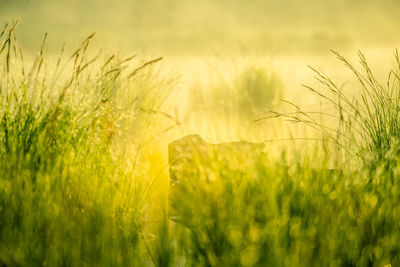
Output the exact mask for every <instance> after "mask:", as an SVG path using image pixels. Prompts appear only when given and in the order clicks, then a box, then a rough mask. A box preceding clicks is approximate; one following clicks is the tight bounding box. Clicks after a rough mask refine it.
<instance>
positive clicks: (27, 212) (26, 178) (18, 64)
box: [0, 23, 172, 266]
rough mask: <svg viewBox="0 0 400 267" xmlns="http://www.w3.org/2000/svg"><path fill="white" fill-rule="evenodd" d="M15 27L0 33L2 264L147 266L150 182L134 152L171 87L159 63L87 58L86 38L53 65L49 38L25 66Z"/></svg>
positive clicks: (137, 152)
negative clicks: (146, 194) (156, 66)
mask: <svg viewBox="0 0 400 267" xmlns="http://www.w3.org/2000/svg"><path fill="white" fill-rule="evenodd" d="M16 26H17V23H13V24H10V25H6V26H5V27H4V29H3V30H2V32H1V34H0V38H1V42H0V43H1V47H0V56H1V59H0V71H1V73H2V78H1V79H0V102H1V107H0V151H1V153H0V166H1V167H0V177H1V179H0V218H1V220H0V263H1V264H5V265H6V266H43V265H47V266H94V265H96V266H97V265H102V266H114V265H123V266H131V265H142V264H145V263H146V261H149V257H148V256H146V257H143V255H148V254H147V253H146V252H145V249H146V248H145V246H144V243H143V240H142V239H143V238H142V235H143V232H142V226H143V223H144V220H147V219H146V216H148V214H147V212H146V210H145V209H146V206H145V203H144V202H143V194H144V192H146V191H147V190H148V189H147V187H148V185H149V184H150V182H151V181H149V180H150V178H148V180H147V181H146V179H145V177H144V176H145V175H146V173H144V172H143V171H141V170H140V168H138V165H139V163H138V158H139V156H138V155H140V150H139V149H138V146H139V145H140V143H143V142H145V141H146V140H147V139H148V138H152V137H151V136H149V133H147V132H145V131H143V129H145V127H147V128H150V127H151V125H152V121H154V117H155V116H156V115H154V114H153V115H152V114H149V113H146V112H144V111H143V110H147V109H152V110H153V109H158V108H159V107H160V105H161V104H162V103H163V101H164V99H165V98H166V97H167V95H168V92H169V90H170V89H171V86H172V82H171V80H168V79H161V78H158V75H157V72H155V71H154V68H153V70H152V68H151V66H150V65H153V64H154V63H156V62H157V61H159V60H160V59H156V60H152V61H148V62H143V63H140V61H139V63H136V64H134V63H133V60H135V57H129V58H120V57H119V56H118V55H112V56H108V57H105V56H103V55H102V54H98V53H93V52H91V50H90V48H89V45H90V42H91V40H92V38H93V37H94V35H90V36H89V37H88V38H87V39H86V40H85V41H84V42H83V43H82V45H81V46H80V47H79V48H78V49H77V50H76V51H75V52H74V53H73V54H72V56H70V57H66V56H64V55H63V53H64V48H63V49H62V52H61V55H60V57H59V58H58V59H57V60H56V62H54V63H52V62H50V61H49V60H48V58H47V56H46V37H47V36H45V39H44V41H43V44H42V47H41V49H40V51H39V53H38V54H37V56H36V58H35V60H34V62H33V64H32V66H31V67H29V68H27V67H26V62H25V60H26V59H24V58H23V52H22V50H21V49H20V48H19V47H18V44H17V42H16V37H15V29H16ZM126 131H130V133H131V134H132V136H135V137H136V139H134V140H133V139H132V138H131V137H129V136H126V135H124V134H126Z"/></svg>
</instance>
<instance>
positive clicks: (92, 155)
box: [0, 23, 400, 266]
mask: <svg viewBox="0 0 400 267" xmlns="http://www.w3.org/2000/svg"><path fill="white" fill-rule="evenodd" d="M15 28H16V24H15V23H14V24H10V25H7V26H5V27H4V30H2V31H1V32H0V40H1V46H0V56H1V57H0V71H1V73H2V78H1V79H0V101H1V107H0V151H1V153H0V218H1V219H0V263H1V264H2V265H6V266H43V265H48V266H385V265H389V264H392V266H397V265H399V264H400V257H399V255H400V246H399V244H400V243H399V240H400V223H399V221H400V220H399V219H400V217H399V214H400V212H399V211H400V205H399V203H400V198H399V179H398V177H399V175H398V169H399V164H400V160H399V156H398V151H399V149H398V147H399V142H398V141H397V139H398V132H399V131H398V123H399V122H398V113H397V112H398V103H399V102H398V101H399V100H398V97H399V96H398V88H399V78H398V77H399V66H400V64H399V57H398V55H397V53H396V62H397V66H396V69H395V70H393V71H391V72H390V75H389V79H388V80H389V82H387V83H386V84H385V85H381V84H380V83H379V82H378V81H377V80H376V79H375V76H374V75H373V74H372V72H371V70H370V68H369V67H368V65H367V64H366V61H365V58H364V56H363V55H362V54H360V59H361V66H362V70H363V71H364V72H362V71H360V70H358V69H356V68H355V67H353V65H351V64H350V63H349V62H348V61H347V60H345V59H344V58H342V57H340V56H339V58H340V59H341V60H342V61H343V62H344V63H345V64H346V66H347V67H348V68H349V69H350V70H351V71H352V72H353V73H354V74H355V77H356V78H357V80H358V81H359V82H360V85H361V89H362V90H361V92H360V99H359V100H353V99H350V98H349V97H348V96H347V95H346V94H345V93H344V92H343V91H342V89H341V88H340V87H339V86H336V84H335V83H334V82H333V81H332V80H331V79H329V78H328V77H327V76H326V75H324V74H323V73H322V72H316V73H317V79H318V81H320V82H321V83H322V84H323V85H324V86H325V87H324V88H325V89H322V90H323V91H320V90H316V89H313V88H311V87H309V89H310V90H311V91H312V92H313V93H315V94H317V95H318V96H320V97H321V98H322V99H325V100H326V101H328V102H329V103H331V105H332V106H333V107H334V108H335V110H336V113H332V114H328V113H326V112H319V111H316V113H310V112H304V111H303V110H302V109H301V108H300V107H297V106H295V105H292V106H294V107H295V109H296V110H295V111H294V112H293V113H290V114H286V113H285V114H283V113H278V112H276V113H273V114H272V115H273V116H285V117H288V118H290V119H291V120H294V121H295V122H303V123H306V124H307V125H309V126H311V127H314V128H315V129H318V130H319V131H322V133H323V135H324V137H323V138H324V141H330V142H331V143H334V144H336V145H337V146H338V147H339V148H343V150H338V151H337V152H336V153H341V154H340V155H345V159H346V160H348V159H352V158H353V157H354V158H356V157H358V159H361V160H363V161H364V162H366V164H358V165H357V166H355V167H354V166H351V167H352V168H347V163H346V162H345V161H342V162H341V163H340V165H338V167H340V169H341V170H336V171H332V170H329V168H328V162H329V158H330V157H332V154H330V153H329V151H328V150H324V147H321V146H320V145H319V144H316V145H315V147H312V149H313V150H312V151H310V153H308V154H307V153H305V154H300V153H299V154H296V155H294V157H290V158H291V159H292V161H288V160H287V158H288V157H287V156H286V155H285V153H286V152H285V151H282V158H281V160H280V162H272V161H271V158H270V157H269V156H270V155H269V153H268V151H265V153H260V154H258V153H254V154H253V153H252V151H251V149H252V147H253V146H246V145H245V143H242V144H243V146H245V147H248V148H249V149H250V150H244V151H242V153H241V152H240V151H238V150H235V149H237V148H235V147H233V148H232V149H234V148H235V149H234V150H229V149H228V150H227V151H226V153H225V154H224V153H223V151H219V150H218V146H213V149H212V153H211V154H209V155H206V156H205V157H204V158H201V160H199V161H198V162H196V163H195V164H194V163H193V162H194V161H193V160H191V158H190V155H189V158H188V159H187V160H186V161H185V162H184V164H183V165H182V166H180V167H179V166H178V167H179V170H178V172H177V173H178V175H179V177H173V178H174V179H176V180H179V179H180V181H183V182H184V183H182V184H181V185H180V186H179V187H176V189H174V190H177V191H175V192H176V193H175V194H173V195H170V200H171V202H172V204H173V205H172V207H173V209H174V213H175V214H176V215H177V216H178V217H179V216H180V220H176V218H172V219H174V220H170V219H171V215H172V214H169V215H170V216H167V214H166V212H167V210H164V209H162V208H160V209H159V218H161V220H159V221H153V220H151V219H152V218H151V216H150V215H151V212H150V208H151V204H152V202H153V199H152V198H151V197H150V194H149V191H150V190H151V189H152V185H153V181H152V180H151V179H149V177H150V176H149V175H148V173H147V172H146V170H147V169H146V168H145V167H148V162H146V157H145V156H144V155H143V147H144V144H146V142H148V141H149V140H152V139H153V138H154V136H155V135H157V134H158V133H159V132H160V131H158V130H162V129H159V128H157V127H158V126H157V119H158V118H159V117H158V115H162V114H163V113H162V112H160V106H161V105H162V104H163V102H164V100H165V99H166V97H167V96H168V94H169V92H170V89H171V86H172V85H173V81H171V79H170V78H168V77H165V76H163V74H162V73H161V72H157V71H156V68H155V66H153V65H154V64H155V63H157V62H158V61H159V60H161V59H159V58H156V59H153V60H150V61H142V62H140V63H138V62H137V61H136V63H135V60H137V59H136V58H135V57H129V58H121V57H119V56H118V55H112V56H104V55H103V54H99V53H94V52H93V51H92V50H91V49H90V48H89V46H90V42H91V40H92V38H93V37H94V36H93V35H91V36H89V37H88V38H87V39H86V40H84V42H83V43H82V45H81V46H80V47H79V48H78V49H77V50H76V51H75V52H74V53H72V56H70V57H65V56H64V55H63V52H62V53H61V54H62V55H61V56H60V57H59V58H58V59H56V61H55V62H54V63H52V62H51V61H50V60H49V59H48V57H47V56H46V41H44V42H43V45H42V48H41V49H40V51H39V53H38V55H37V57H36V59H35V60H34V62H33V64H32V65H31V66H30V67H29V68H28V67H27V65H26V59H24V55H23V53H22V51H21V49H20V48H19V47H18V44H17V42H16V37H15ZM45 39H46V38H45ZM62 51H64V49H63V50H62ZM263 75H264V74H260V73H258V72H257V71H256V72H254V70H251V71H250V73H247V72H246V73H245V74H243V76H241V78H238V80H237V84H238V85H240V86H238V88H244V89H243V90H244V92H245V93H243V94H242V95H246V94H248V95H250V96H254V97H253V100H254V99H256V100H258V99H259V98H261V97H260V96H263V95H264V93H265V92H261V87H263V88H264V85H265V84H270V83H269V81H271V80H274V79H272V78H271V77H269V76H268V77H266V76H263ZM260 77H261V78H260ZM249 80H250V81H251V82H248V81H249ZM255 81H258V82H255ZM243 84H244V85H243ZM249 84H250V85H251V86H253V87H252V89H249V86H247V85H249ZM272 84H274V83H272ZM278 84H279V83H278ZM242 85H243V86H242ZM241 92H242V91H241ZM246 92H247V93H246ZM254 92H255V93H254ZM265 94H267V93H265ZM243 101H244V100H243ZM259 105H260V106H261V103H259V104H257V105H254V106H256V107H257V106H259ZM315 114H317V115H318V116H320V115H321V114H323V115H324V114H325V115H327V117H329V118H333V121H334V124H333V123H331V121H329V122H328V123H329V124H323V121H322V122H320V121H318V120H317V119H316V118H315V117H314V116H315ZM164 115H165V116H166V115H168V114H164ZM332 125H334V126H332ZM204 145H205V146H207V144H204ZM256 147H258V146H256ZM187 148H188V149H189V150H191V149H192V150H196V147H187ZM225 148H227V147H226V146H225ZM305 149H306V148H302V150H305ZM203 152H204V151H203ZM203 152H202V153H203ZM301 152H302V151H301ZM204 153H206V152H204ZM178 154H179V153H178ZM293 159H295V160H293ZM348 161H349V160H348ZM356 162H357V163H358V161H356ZM170 164H173V162H171V163H170ZM201 178H206V179H203V182H202V180H201ZM204 180H206V181H207V182H204ZM171 192H173V190H171ZM152 228H154V229H156V230H154V231H153V230H152ZM148 229H150V230H148Z"/></svg>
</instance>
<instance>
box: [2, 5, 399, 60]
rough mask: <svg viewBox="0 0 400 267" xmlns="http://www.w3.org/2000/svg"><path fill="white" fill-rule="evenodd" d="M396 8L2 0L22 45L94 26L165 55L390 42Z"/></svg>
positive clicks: (394, 36) (121, 41)
mask: <svg viewBox="0 0 400 267" xmlns="http://www.w3.org/2000/svg"><path fill="white" fill-rule="evenodd" d="M399 11H400V4H399V1H397V0H379V1H378V0H337V1H327V0H322V1H314V0H283V1H277V0H252V1H244V0H218V1H215V0H203V1H188V0H168V1H162V0H134V1H128V0H114V1H108V0H85V1H81V0H69V1H60V0H0V16H1V21H2V22H4V21H8V20H10V19H11V18H21V20H22V24H21V25H20V27H19V35H20V38H21V41H22V42H23V44H24V45H25V46H26V47H27V48H32V49H35V48H36V47H37V46H38V43H39V42H40V39H41V37H42V35H43V33H44V32H46V31H47V32H49V34H50V37H51V40H52V44H53V45H54V46H57V45H59V43H61V42H63V41H68V42H72V43H73V42H76V41H77V40H80V39H81V38H83V36H85V35H87V34H89V33H91V32H93V31H97V32H98V33H99V36H98V38H99V42H100V43H102V44H104V45H106V46H107V47H116V48H120V49H125V50H126V49H127V50H138V49H140V50H144V51H148V52H150V53H157V54H168V55H176V54H177V55H183V54H189V55H192V54H202V55H204V54H206V55H207V54H210V53H212V52H213V51H224V52H227V51H232V52H242V51H243V49H244V50H253V51H254V50H257V51H260V52H266V53H267V52H268V53H275V54H286V53H300V52H302V53H320V52H326V51H327V50H328V49H329V48H334V49H340V50H345V49H354V48H357V49H358V48H369V47H376V46H393V45H395V44H396V43H397V42H398V41H399V39H400V35H399V34H398V21H399V19H398V14H399Z"/></svg>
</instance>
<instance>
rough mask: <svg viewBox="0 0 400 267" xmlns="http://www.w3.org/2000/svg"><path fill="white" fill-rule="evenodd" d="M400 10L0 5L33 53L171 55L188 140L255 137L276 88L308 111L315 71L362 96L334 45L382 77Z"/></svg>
mask: <svg viewBox="0 0 400 267" xmlns="http://www.w3.org/2000/svg"><path fill="white" fill-rule="evenodd" d="M398 14H400V2H399V1H397V0H379V1H378V0H335V1H328V0H322V1H315V0H284V1H277V0H252V1H244V0H218V1H216V0H202V1H188V0H168V1H162V0H135V1H128V0H114V1H106V0H85V1H81V0H69V1H61V0H0V22H3V23H5V22H9V21H11V20H12V19H15V18H20V19H21V23H20V25H19V27H18V38H19V42H20V44H21V45H22V46H23V48H24V51H25V53H27V52H28V53H29V52H32V53H33V52H37V50H38V48H39V47H40V43H41V40H42V38H43V35H44V33H45V32H48V33H49V38H48V39H49V42H48V52H49V53H50V54H52V53H54V54H55V53H58V51H59V50H60V49H61V47H62V44H63V43H64V42H66V43H67V48H68V49H70V50H71V51H72V49H73V48H74V47H76V46H77V45H78V44H79V43H80V42H81V41H82V40H83V39H84V38H85V37H86V36H88V35H89V34H91V33H92V32H94V31H96V32H97V36H96V39H95V46H96V47H97V48H101V49H102V50H105V51H112V52H115V51H120V52H121V53H122V54H123V55H129V54H141V55H145V56H146V57H147V58H151V57H156V56H157V57H158V56H163V57H164V63H163V64H164V65H163V67H165V66H167V67H168V68H166V69H172V71H173V72H175V73H177V74H178V76H179V77H180V80H179V82H178V83H177V87H178V89H179V90H180V91H179V94H178V98H175V101H176V102H175V104H174V103H173V102H172V104H171V105H170V107H169V109H168V112H170V113H171V112H173V113H174V114H175V116H177V117H179V118H178V119H179V120H180V122H181V123H182V125H183V126H182V125H181V127H182V128H181V132H182V133H181V134H184V133H192V132H200V133H202V135H203V136H206V137H207V135H208V136H212V137H215V136H217V135H219V136H224V138H219V139H229V140H230V139H235V138H237V136H238V135H240V136H241V137H243V136H247V138H250V139H252V138H251V137H249V135H248V134H247V133H243V132H241V131H244V130H248V129H249V127H243V122H250V121H252V120H253V119H256V118H259V117H262V116H263V115H265V113H266V112H267V111H268V109H270V108H274V109H277V108H279V107H277V105H273V106H271V105H269V104H268V103H270V102H271V103H272V102H274V103H276V102H277V101H275V100H274V101H272V100H270V99H266V100H265V101H261V102H260V98H262V99H265V97H269V96H271V94H270V93H269V92H267V91H268V90H278V91H279V93H277V94H272V95H279V96H281V97H282V98H284V99H288V100H291V101H295V102H296V103H303V104H304V105H305V106H306V109H315V108H316V107H317V108H318V107H320V106H321V103H314V102H313V101H314V99H313V98H312V97H311V96H310V94H308V93H307V92H306V91H305V90H304V88H302V87H301V84H302V83H305V84H311V85H312V84H313V80H312V77H313V73H312V72H311V71H310V70H309V69H308V68H307V65H311V66H313V67H316V68H318V69H322V70H324V71H326V72H327V73H329V74H330V75H331V77H332V78H333V79H334V80H336V81H338V83H339V84H341V83H343V84H344V83H346V82H348V81H350V83H347V85H346V88H345V89H347V90H348V92H349V93H354V94H355V92H356V90H355V88H353V87H352V83H351V75H350V74H349V72H348V71H347V70H346V69H345V68H344V67H343V65H342V64H340V63H339V62H338V61H337V60H336V59H335V56H334V55H333V54H332V53H331V52H330V49H333V50H336V51H339V52H340V53H342V54H344V55H345V56H347V57H349V58H350V59H355V58H356V56H357V50H358V49H360V50H362V51H363V52H364V53H365V54H366V56H367V58H368V61H369V62H370V64H371V65H372V67H373V69H374V70H375V72H376V73H377V75H378V77H379V76H380V73H382V74H383V73H387V70H388V69H389V68H390V67H391V65H392V63H393V60H392V56H393V52H394V50H395V49H396V47H397V46H398V44H399V41H400V34H399V33H400V30H399V21H400V19H399V18H398ZM251 71H253V72H251ZM262 72H264V73H266V75H264V74H261V73H262ZM246 75H247V76H246ZM271 75H272V76H271ZM269 77H275V78H276V81H277V82H275V78H273V80H274V81H273V82H272V83H271V82H270V81H269V79H270V78H269ZM246 79H247V80H249V82H246V81H247V80H246ZM241 81H244V82H241ZM243 84H244V85H243ZM248 84H250V85H249V86H250V87H255V88H250V87H249V86H248ZM271 84H274V86H275V87H277V85H279V86H278V87H279V88H275V87H274V88H272V87H271ZM246 86H247V87H246ZM243 100H245V101H243ZM278 100H279V99H278ZM278 102H279V101H278ZM263 103H266V105H265V106H264V107H263V105H262V104H263ZM185 104H188V105H185ZM254 107H256V108H254ZM243 114H247V115H248V116H247V117H245V118H243ZM238 117H240V120H239V121H238V120H237V119H238ZM221 118H224V119H221ZM233 121H235V123H236V124H235V125H234V124H233V123H232V122H233ZM184 122H186V124H184ZM250 124H251V123H250ZM233 125H234V126H233ZM238 125H239V126H238ZM251 125H252V126H254V127H256V128H259V127H260V124H257V125H254V124H251ZM265 127H267V131H270V129H271V127H270V125H267V126H265ZM217 128H222V129H223V130H224V131H225V134H222V133H221V129H217ZM250 128H251V127H250ZM261 131H262V133H265V132H267V131H266V130H265V129H262V130H261ZM226 132H228V133H229V136H228V137H227V134H226ZM237 132H241V133H240V134H238V133H237ZM279 133H280V134H282V133H281V132H279ZM210 138H211V137H210ZM262 138H264V136H263V137H262ZM211 139H212V138H211ZM216 139H218V138H216Z"/></svg>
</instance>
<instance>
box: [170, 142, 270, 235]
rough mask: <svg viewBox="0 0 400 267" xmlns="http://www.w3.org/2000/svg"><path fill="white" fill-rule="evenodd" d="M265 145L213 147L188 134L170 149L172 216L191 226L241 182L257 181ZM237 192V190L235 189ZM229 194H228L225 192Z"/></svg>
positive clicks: (172, 144)
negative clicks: (208, 205)
mask: <svg viewBox="0 0 400 267" xmlns="http://www.w3.org/2000/svg"><path fill="white" fill-rule="evenodd" d="M263 149H264V144H263V143H250V142H244V141H240V142H230V143H221V144H209V143H207V142H205V141H204V140H203V139H202V138H201V137H200V136H199V135H188V136H185V137H183V138H181V139H179V140H177V141H174V142H172V143H170V144H169V146H168V158H169V175H170V192H169V204H170V205H169V216H170V218H171V219H173V220H175V221H177V222H179V223H181V224H183V225H185V226H188V227H193V226H195V225H196V221H197V220H203V219H204V218H202V214H204V216H206V214H209V212H210V211H209V209H210V208H211V207H207V205H200V204H201V203H204V204H205V203H213V201H214V202H218V201H219V200H218V199H219V198H221V197H223V196H222V195H221V194H223V193H224V191H226V190H227V189H229V188H233V187H235V185H238V183H240V180H241V179H247V180H248V179H257V175H258V173H259V172H257V168H258V167H260V166H262V165H263V161H262V159H263V157H264V156H265V153H264V152H263ZM232 190H233V189H232ZM225 193H226V192H225Z"/></svg>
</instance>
